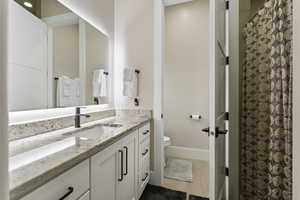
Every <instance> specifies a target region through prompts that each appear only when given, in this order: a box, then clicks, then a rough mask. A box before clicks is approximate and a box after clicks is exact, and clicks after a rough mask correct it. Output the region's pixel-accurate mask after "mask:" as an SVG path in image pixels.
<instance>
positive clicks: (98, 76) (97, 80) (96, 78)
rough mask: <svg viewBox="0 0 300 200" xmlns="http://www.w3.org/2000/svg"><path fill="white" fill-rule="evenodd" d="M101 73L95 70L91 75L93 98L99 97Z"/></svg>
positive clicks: (101, 71)
mask: <svg viewBox="0 0 300 200" xmlns="http://www.w3.org/2000/svg"><path fill="white" fill-rule="evenodd" d="M101 73H103V70H95V71H94V73H93V96H94V97H96V98H97V97H99V96H100V88H101Z"/></svg>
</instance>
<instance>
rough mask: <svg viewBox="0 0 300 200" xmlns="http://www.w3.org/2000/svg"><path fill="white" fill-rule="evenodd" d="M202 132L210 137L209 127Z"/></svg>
mask: <svg viewBox="0 0 300 200" xmlns="http://www.w3.org/2000/svg"><path fill="white" fill-rule="evenodd" d="M201 131H202V132H205V133H207V136H209V127H207V128H204V129H202V130H201Z"/></svg>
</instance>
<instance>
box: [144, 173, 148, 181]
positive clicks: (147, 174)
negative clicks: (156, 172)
mask: <svg viewBox="0 0 300 200" xmlns="http://www.w3.org/2000/svg"><path fill="white" fill-rule="evenodd" d="M148 176H149V174H148V173H146V176H145V178H143V179H142V181H143V182H144V181H145V180H147V178H148Z"/></svg>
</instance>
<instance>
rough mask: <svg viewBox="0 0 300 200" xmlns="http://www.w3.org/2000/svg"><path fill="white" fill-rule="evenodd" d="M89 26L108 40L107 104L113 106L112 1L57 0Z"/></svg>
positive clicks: (113, 4)
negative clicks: (108, 86)
mask: <svg viewBox="0 0 300 200" xmlns="http://www.w3.org/2000/svg"><path fill="white" fill-rule="evenodd" d="M58 1H59V2H61V3H62V4H63V5H64V6H66V7H68V8H69V9H70V10H71V11H73V12H74V13H75V14H77V15H79V16H80V17H81V18H82V19H84V20H85V21H87V22H88V23H89V24H91V25H93V26H94V27H96V28H97V29H98V30H99V31H101V32H102V33H103V34H104V35H106V36H107V37H108V38H109V73H110V76H109V80H110V85H111V89H110V91H109V92H110V94H109V104H110V106H114V94H115V92H114V86H113V85H114V82H113V80H114V76H115V75H114V73H113V70H114V69H113V66H114V33H115V1H114V0H101V1H99V0H89V1H74V0H58Z"/></svg>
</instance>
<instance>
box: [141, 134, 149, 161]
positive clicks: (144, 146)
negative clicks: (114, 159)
mask: <svg viewBox="0 0 300 200" xmlns="http://www.w3.org/2000/svg"><path fill="white" fill-rule="evenodd" d="M149 154H150V139H146V140H144V141H143V142H142V143H141V144H140V145H139V160H140V161H141V160H143V159H144V158H145V157H146V156H149Z"/></svg>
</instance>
